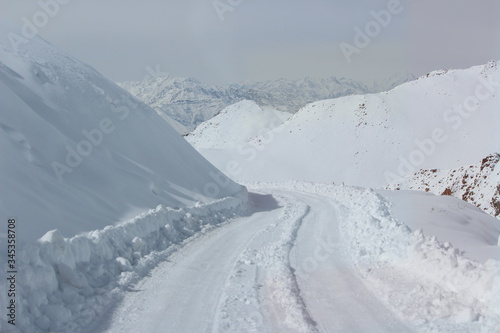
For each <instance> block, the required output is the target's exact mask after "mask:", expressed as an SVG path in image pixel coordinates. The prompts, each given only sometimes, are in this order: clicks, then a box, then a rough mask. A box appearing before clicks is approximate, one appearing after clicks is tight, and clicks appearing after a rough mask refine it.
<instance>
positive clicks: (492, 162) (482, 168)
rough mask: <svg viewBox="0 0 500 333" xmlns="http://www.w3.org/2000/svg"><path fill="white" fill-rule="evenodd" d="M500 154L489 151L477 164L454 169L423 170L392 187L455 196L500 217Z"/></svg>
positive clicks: (390, 187)
mask: <svg viewBox="0 0 500 333" xmlns="http://www.w3.org/2000/svg"><path fill="white" fill-rule="evenodd" d="M499 162H500V154H498V153H495V154H490V155H488V156H486V157H485V158H483V160H482V161H481V162H479V163H476V164H474V165H469V166H464V167H460V168H458V169H451V170H438V169H430V170H420V171H418V172H416V173H414V174H412V175H410V176H408V177H405V178H404V179H402V180H400V181H399V182H395V183H392V184H389V185H388V186H387V187H386V188H387V189H391V190H420V191H426V192H431V193H435V194H445V195H452V196H454V197H456V198H461V199H462V200H464V201H467V202H470V203H471V204H473V205H475V206H477V207H479V208H481V209H482V210H484V211H485V212H486V213H488V214H491V215H493V216H497V217H498V218H500V163H499Z"/></svg>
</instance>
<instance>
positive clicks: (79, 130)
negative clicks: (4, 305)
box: [0, 28, 241, 242]
mask: <svg viewBox="0 0 500 333" xmlns="http://www.w3.org/2000/svg"><path fill="white" fill-rule="evenodd" d="M15 33H16V32H9V31H8V30H6V29H3V28H2V30H0V43H1V45H0V110H1V113H0V151H1V152H2V158H1V161H0V170H1V172H0V187H1V188H2V189H3V190H2V195H1V199H0V211H1V212H2V215H3V216H4V218H5V219H6V218H7V217H15V218H16V219H17V220H18V221H19V224H18V228H19V230H18V232H19V235H20V236H19V241H20V242H21V241H31V240H35V239H37V238H39V237H41V236H43V234H44V233H45V232H47V231H48V230H51V229H56V228H57V229H59V231H60V232H62V234H63V235H66V236H72V235H75V234H78V233H80V232H82V231H90V230H93V229H100V228H104V227H105V226H107V225H113V224H115V223H117V222H120V221H123V220H125V219H127V218H131V217H134V216H135V215H137V214H139V213H141V212H143V211H147V210H149V209H151V208H155V207H156V206H157V205H159V204H163V205H166V206H169V207H185V206H187V205H192V204H195V203H196V202H198V201H205V202H210V201H213V200H216V199H220V198H223V197H225V196H229V195H233V194H235V193H237V192H238V191H240V190H241V187H240V186H239V185H236V184H235V183H233V182H232V181H230V180H229V179H227V178H225V177H222V176H220V175H219V174H218V171H217V170H216V169H215V168H214V167H213V166H212V165H210V164H209V163H208V162H207V161H206V160H205V159H203V158H202V157H201V156H200V155H199V154H198V153H197V152H196V151H195V150H194V149H193V148H192V147H191V146H190V145H189V144H188V143H187V142H186V141H185V140H184V139H183V138H182V137H181V136H180V135H179V134H178V133H177V132H175V131H174V130H173V129H172V128H171V127H170V126H168V125H167V123H166V122H165V121H163V120H162V119H161V118H160V117H159V116H158V115H157V114H156V113H155V112H154V111H153V110H152V109H151V108H149V107H148V106H146V105H145V104H143V103H140V102H138V101H137V100H136V99H135V98H133V97H132V96H130V95H129V94H128V93H127V92H126V91H124V90H123V89H122V88H120V87H118V86H116V85H115V84H114V83H112V82H111V81H109V80H107V79H106V78H104V77H102V76H101V75H100V74H99V73H98V72H96V71H95V70H94V69H92V68H91V67H89V66H87V65H85V64H83V63H81V62H79V61H78V60H76V59H74V58H72V57H71V56H69V55H67V54H65V53H63V52H61V51H60V50H58V49H57V48H55V47H53V46H52V45H50V44H49V43H47V42H45V41H44V40H42V39H40V38H32V39H30V40H29V43H22V44H21V45H20V46H19V50H18V51H14V49H13V48H12V47H11V43H10V40H9V36H12V35H11V34H15ZM9 34H10V35H9ZM17 35H18V36H21V32H17ZM215 181H217V182H221V183H223V184H224V186H218V190H217V191H204V187H205V186H206V185H207V184H211V183H214V182H215ZM0 232H2V233H4V232H5V230H1V231H0ZM2 235H3V236H5V235H4V234H2Z"/></svg>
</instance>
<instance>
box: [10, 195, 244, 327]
mask: <svg viewBox="0 0 500 333" xmlns="http://www.w3.org/2000/svg"><path fill="white" fill-rule="evenodd" d="M247 200H248V198H247V192H246V190H244V191H241V192H240V193H239V194H238V195H236V196H234V197H227V198H224V199H220V200H217V201H215V202H212V203H209V204H201V203H199V204H197V205H195V206H193V207H188V208H180V209H172V208H169V207H164V206H161V205H160V206H158V207H157V208H156V209H152V210H150V211H149V212H147V213H144V214H141V215H139V216H137V217H135V218H133V219H131V220H129V221H126V222H123V223H120V224H118V225H116V226H108V227H105V228H104V229H101V230H95V231H92V232H89V233H86V234H83V235H78V236H75V237H72V238H64V237H62V236H61V233H60V232H59V231H58V230H52V231H49V232H48V233H46V234H45V235H44V236H43V237H42V238H40V239H39V240H38V242H36V243H33V244H28V245H26V247H25V248H24V249H23V250H22V251H21V252H19V253H17V261H18V262H17V265H18V275H17V279H18V280H17V285H18V291H19V294H18V296H17V306H18V308H17V314H18V319H17V321H16V326H12V325H9V324H7V323H6V321H5V318H1V319H0V331H1V332H16V333H17V332H32V333H36V332H81V331H82V329H83V328H84V327H87V328H89V327H91V326H89V325H91V324H92V322H95V320H96V318H99V316H100V315H101V314H102V313H104V312H106V310H107V309H108V308H109V307H110V306H112V304H113V303H114V302H113V301H114V300H115V301H116V298H117V297H118V294H119V293H118V292H117V291H119V290H121V289H123V288H127V286H129V285H130V284H131V283H132V282H134V281H136V280H137V279H139V278H140V277H142V276H144V275H145V274H146V273H147V271H148V270H149V269H151V268H152V267H153V266H154V265H155V263H157V262H158V261H160V260H162V259H163V260H164V259H165V256H166V255H168V254H169V253H170V252H171V251H172V250H173V249H175V247H176V245H177V244H180V243H182V242H183V241H184V240H186V239H188V238H190V237H192V236H194V235H196V234H199V233H200V232H206V231H207V230H208V229H210V228H211V227H213V226H214V225H217V224H220V223H223V222H226V221H228V220H229V219H230V218H232V217H234V216H236V215H241V214H243V213H244V212H245V210H246V207H247ZM5 296H6V293H0V297H5ZM0 301H1V303H2V304H6V303H5V300H3V299H0ZM86 330H87V329H86ZM89 331H91V329H89Z"/></svg>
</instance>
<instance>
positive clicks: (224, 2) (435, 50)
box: [0, 0, 500, 83]
mask: <svg viewBox="0 0 500 333" xmlns="http://www.w3.org/2000/svg"><path fill="white" fill-rule="evenodd" d="M55 1H56V0H38V1H32V0H29V1H27V0H26V1H19V0H0V19H2V20H9V21H11V22H13V23H15V24H16V23H17V24H18V25H20V26H22V25H26V24H35V27H36V25H37V24H38V25H39V27H36V28H37V30H38V33H39V34H40V35H41V36H42V37H43V38H45V39H46V40H48V41H49V42H51V43H52V44H54V45H56V46H58V47H59V48H61V49H63V50H65V51H67V52H69V53H70V54H71V55H73V56H74V57H76V58H78V59H80V60H83V61H84V62H86V63H88V64H90V65H92V66H93V67H95V68H96V69H97V70H98V71H100V72H101V73H102V74H104V75H105V76H107V77H108V78H110V79H111V80H114V81H128V80H141V79H142V78H144V77H145V76H146V75H147V74H148V70H147V68H148V67H149V68H152V69H154V68H157V66H158V68H159V69H160V71H161V72H168V73H170V74H171V75H176V76H190V77H195V78H197V79H199V80H201V81H205V82H208V83H227V82H239V81H243V80H266V79H276V78H281V77H284V78H291V79H295V78H302V77H305V76H312V77H326V76H331V75H335V76H344V77H349V78H354V79H360V80H371V79H376V78H378V77H384V76H389V75H391V74H394V73H400V72H411V73H414V74H416V75H421V74H425V73H426V72H429V71H431V70H434V69H441V68H466V67H470V66H473V65H478V64H482V63H485V62H486V61H488V60H490V59H496V60H500V23H499V22H500V1H497V0H480V1H464V0H439V1H437V0H413V1H411V0H400V1H398V0H384V1H382V0H358V1H356V0H353V1H347V0H342V1H340V0H337V1H336V0H215V1H214V0H71V1H69V0H64V2H68V3H67V4H61V5H59V6H58V7H59V8H56V7H54V3H56V2H55ZM57 1H60V2H63V0H57ZM44 3H45V4H48V5H46V6H42V4H44ZM398 3H399V5H398ZM216 6H217V8H218V11H217V10H216ZM43 7H45V9H44V8H43ZM47 8H48V9H47ZM44 11H45V12H48V13H49V14H50V15H45V18H47V17H48V20H46V21H45V22H44V21H43V18H44V14H43V12H44ZM51 11H52V12H51ZM381 11H382V13H390V17H388V16H387V15H382V16H381V18H379V20H380V23H379V22H377V21H376V19H375V17H374V15H373V13H381ZM391 11H392V13H391ZM40 12H42V13H40ZM37 19H38V21H36V20H37ZM27 21H29V23H26V22H27ZM356 29H357V30H356ZM356 31H362V32H364V33H366V31H368V32H369V35H368V40H367V39H366V38H363V37H359V36H358V38H357V40H356V41H357V44H356V43H355V37H356V35H359V33H357V32H356ZM342 43H344V44H342ZM341 45H343V47H344V53H347V54H348V55H349V56H348V57H349V58H350V62H349V61H348V60H347V58H346V56H345V55H344V53H343V51H342V48H341ZM346 50H347V51H346Z"/></svg>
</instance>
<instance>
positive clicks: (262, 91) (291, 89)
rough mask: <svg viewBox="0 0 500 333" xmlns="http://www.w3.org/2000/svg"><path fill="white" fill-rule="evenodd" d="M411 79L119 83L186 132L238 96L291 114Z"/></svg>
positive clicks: (169, 78) (164, 79) (170, 79)
mask: <svg viewBox="0 0 500 333" xmlns="http://www.w3.org/2000/svg"><path fill="white" fill-rule="evenodd" d="M412 78H413V76H411V75H402V76H392V77H390V78H388V79H384V80H381V81H377V82H374V83H372V84H364V83H361V82H357V81H354V80H350V79H346V78H337V77H329V78H305V79H302V80H288V79H279V80H272V81H264V82H247V83H241V84H230V85H226V86H216V85H209V84H205V83H202V82H200V81H198V80H196V79H192V78H179V77H172V76H167V77H154V78H147V79H145V80H143V81H137V82H122V83H119V85H120V86H121V87H123V88H124V89H126V90H128V91H129V92H130V93H131V94H132V95H134V96H136V97H137V98H139V99H140V100H141V101H143V102H144V103H146V104H148V105H149V106H151V107H152V108H153V109H154V110H156V111H157V112H158V113H159V114H160V115H166V116H168V117H170V118H172V119H173V120H175V121H176V122H178V123H180V124H181V125H182V126H184V127H185V129H184V133H182V134H185V133H187V132H190V131H192V130H193V129H194V128H195V127H196V126H197V125H199V124H200V123H202V122H203V121H206V120H208V119H211V118H212V117H214V116H215V115H216V114H218V113H219V112H220V111H221V110H222V109H224V108H225V107H227V106H229V105H231V104H234V103H237V102H239V101H242V100H253V101H254V102H256V103H257V104H258V105H260V106H266V107H272V108H274V109H276V110H280V111H285V112H290V113H294V112H297V111H298V110H299V109H300V108H302V107H303V106H305V105H306V104H308V103H311V102H314V101H318V100H322V99H328V98H336V97H340V96H347V95H353V94H363V93H371V92H379V91H385V90H389V89H392V88H393V87H395V86H397V85H399V84H401V83H403V82H406V81H408V80H410V79H412ZM180 130H183V129H182V128H181V129H180Z"/></svg>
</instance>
